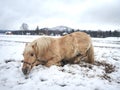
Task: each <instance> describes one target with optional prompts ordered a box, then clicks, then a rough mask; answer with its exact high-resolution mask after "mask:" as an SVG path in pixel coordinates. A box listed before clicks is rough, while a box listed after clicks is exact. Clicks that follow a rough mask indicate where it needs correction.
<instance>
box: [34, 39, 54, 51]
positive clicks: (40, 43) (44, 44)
mask: <svg viewBox="0 0 120 90" xmlns="http://www.w3.org/2000/svg"><path fill="white" fill-rule="evenodd" d="M51 42H52V38H51V37H41V38H38V39H36V40H34V41H33V42H32V44H34V45H35V44H36V43H37V45H36V47H37V49H38V50H39V51H40V52H44V51H45V50H47V49H48V47H49V45H50V44H51Z"/></svg>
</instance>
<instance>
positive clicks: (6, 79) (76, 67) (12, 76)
mask: <svg viewBox="0 0 120 90" xmlns="http://www.w3.org/2000/svg"><path fill="white" fill-rule="evenodd" d="M38 37H40V36H19V35H18V36H16V35H0V90H66V89H67V90H120V38H92V40H93V45H94V51H95V64H94V65H90V64H88V63H84V62H83V63H81V64H72V65H69V64H67V65H65V66H63V67H58V66H51V67H50V68H48V67H45V66H42V65H39V66H36V67H34V68H33V69H32V71H31V73H30V74H29V76H27V78H26V77H25V76H24V75H23V73H22V71H21V68H22V63H21V60H23V56H22V53H23V49H24V46H25V42H30V41H32V40H34V39H36V38H38Z"/></svg>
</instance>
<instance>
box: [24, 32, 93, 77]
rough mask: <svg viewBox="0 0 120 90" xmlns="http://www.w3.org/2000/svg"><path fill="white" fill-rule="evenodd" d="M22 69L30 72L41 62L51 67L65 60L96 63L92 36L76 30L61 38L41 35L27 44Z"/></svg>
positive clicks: (25, 72)
mask: <svg viewBox="0 0 120 90" xmlns="http://www.w3.org/2000/svg"><path fill="white" fill-rule="evenodd" d="M23 56H24V61H23V67H22V71H23V73H24V74H25V75H26V74H29V73H30V71H31V69H32V68H33V67H34V66H36V65H39V64H42V65H45V66H47V67H50V66H51V65H61V64H62V63H61V62H62V61H63V62H68V63H73V64H77V63H80V60H85V61H86V62H88V63H92V64H93V63H94V50H93V45H92V41H91V38H90V36H88V35H87V34H86V33H84V32H74V33H71V34H68V35H65V36H62V37H59V38H52V37H41V38H38V39H37V40H34V41H33V42H31V43H28V44H26V46H25V49H24V52H23Z"/></svg>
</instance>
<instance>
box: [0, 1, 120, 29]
mask: <svg viewBox="0 0 120 90" xmlns="http://www.w3.org/2000/svg"><path fill="white" fill-rule="evenodd" d="M22 23H27V24H28V25H29V29H35V28H36V27H37V25H38V26H39V28H43V27H55V26H59V25H64V26H68V27H71V28H75V29H78V28H79V29H87V30H89V29H92V30H98V29H102V30H114V29H119V30H120V0H0V29H20V26H21V24H22Z"/></svg>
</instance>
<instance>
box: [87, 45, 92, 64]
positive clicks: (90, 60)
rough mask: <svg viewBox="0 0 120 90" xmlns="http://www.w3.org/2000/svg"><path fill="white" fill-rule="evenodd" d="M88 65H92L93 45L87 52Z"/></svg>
mask: <svg viewBox="0 0 120 90" xmlns="http://www.w3.org/2000/svg"><path fill="white" fill-rule="evenodd" d="M87 57H88V63H91V64H94V48H93V45H92V44H91V45H90V48H89V49H88V51H87Z"/></svg>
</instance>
